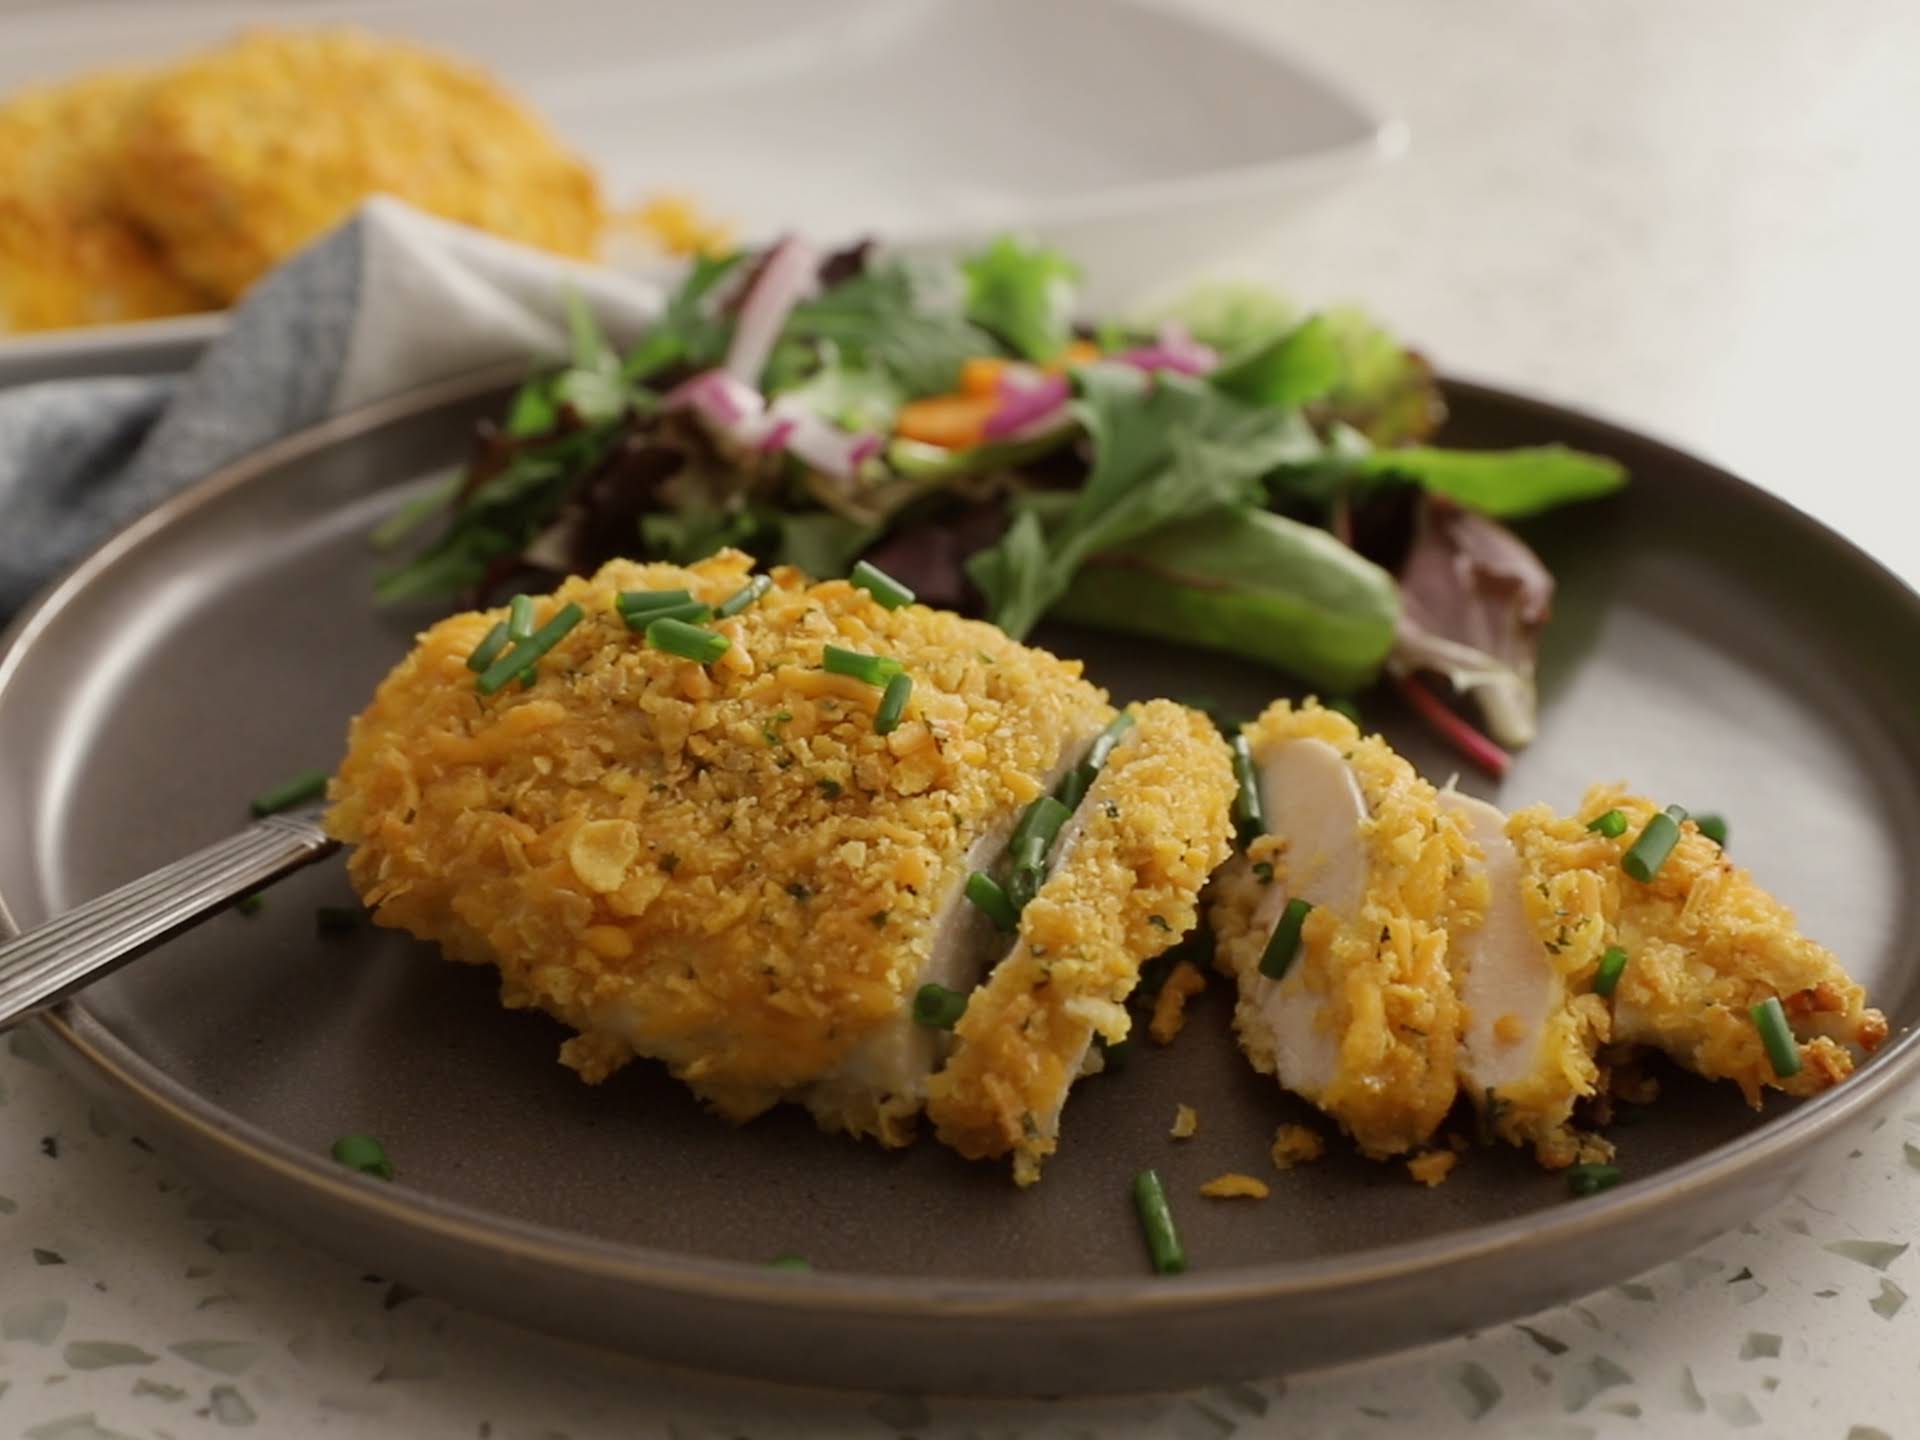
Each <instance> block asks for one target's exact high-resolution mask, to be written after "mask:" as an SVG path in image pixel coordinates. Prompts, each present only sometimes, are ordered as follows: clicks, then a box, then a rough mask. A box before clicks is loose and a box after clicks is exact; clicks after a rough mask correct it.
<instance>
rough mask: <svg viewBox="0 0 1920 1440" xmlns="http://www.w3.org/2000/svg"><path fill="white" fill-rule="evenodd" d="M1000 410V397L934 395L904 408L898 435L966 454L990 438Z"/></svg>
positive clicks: (897, 430)
mask: <svg viewBox="0 0 1920 1440" xmlns="http://www.w3.org/2000/svg"><path fill="white" fill-rule="evenodd" d="M999 408H1000V399H999V397H998V396H997V395H993V394H987V395H930V396H928V397H927V398H926V399H924V400H910V401H908V402H907V403H906V404H905V405H902V406H901V407H900V415H899V418H898V419H897V420H896V421H895V422H894V427H893V428H894V430H895V432H896V433H898V434H900V435H901V436H903V437H905V438H906V439H908V440H918V441H920V442H921V443H922V444H924V445H938V446H940V447H941V448H942V449H944V450H964V449H966V448H968V447H969V446H973V445H978V444H979V443H980V442H981V441H983V440H985V439H986V438H987V419H988V417H989V416H991V415H992V414H993V412H994V411H995V410H997V409H999Z"/></svg>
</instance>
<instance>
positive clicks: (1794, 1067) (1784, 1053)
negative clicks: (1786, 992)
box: [1749, 995, 1800, 1080]
mask: <svg viewBox="0 0 1920 1440" xmlns="http://www.w3.org/2000/svg"><path fill="white" fill-rule="evenodd" d="M1749 1013H1751V1014H1752V1016H1753V1024H1754V1028H1755V1029H1757V1030H1758V1031H1759V1032H1760V1043H1761V1044H1763V1045H1765V1046H1766V1047H1767V1059H1769V1060H1771V1061H1772V1062H1773V1073H1774V1074H1775V1075H1778V1076H1779V1077H1780V1078H1781V1079H1782V1080H1785V1079H1787V1078H1788V1077H1789V1076H1793V1075H1798V1074H1799V1073H1800V1047H1799V1045H1798V1044H1796V1043H1795V1041H1794V1038H1793V1027H1792V1026H1791V1025H1789V1024H1787V1012H1786V1010H1785V1009H1784V1008H1782V1006H1781V1004H1780V997H1779V996H1778V995H1769V996H1768V997H1767V998H1766V999H1764V1000H1762V1001H1761V1002H1760V1003H1759V1004H1758V1005H1756V1006H1754V1007H1753V1009H1752V1011H1751V1012H1749Z"/></svg>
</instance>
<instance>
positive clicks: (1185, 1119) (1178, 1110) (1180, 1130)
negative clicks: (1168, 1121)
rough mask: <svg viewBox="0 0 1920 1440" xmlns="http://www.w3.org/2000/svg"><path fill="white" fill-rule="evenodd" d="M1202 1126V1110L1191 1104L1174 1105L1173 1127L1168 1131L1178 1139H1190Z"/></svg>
mask: <svg viewBox="0 0 1920 1440" xmlns="http://www.w3.org/2000/svg"><path fill="white" fill-rule="evenodd" d="M1199 1128H1200V1112H1199V1111H1198V1110H1196V1109H1194V1108H1193V1106H1191V1105H1176V1106H1174V1107H1173V1129H1171V1130H1170V1131H1168V1132H1167V1133H1168V1134H1170V1135H1171V1136H1173V1138H1174V1139H1176V1140H1188V1139H1191V1138H1192V1137H1193V1133H1194V1132H1195V1131H1196V1130H1198V1129H1199Z"/></svg>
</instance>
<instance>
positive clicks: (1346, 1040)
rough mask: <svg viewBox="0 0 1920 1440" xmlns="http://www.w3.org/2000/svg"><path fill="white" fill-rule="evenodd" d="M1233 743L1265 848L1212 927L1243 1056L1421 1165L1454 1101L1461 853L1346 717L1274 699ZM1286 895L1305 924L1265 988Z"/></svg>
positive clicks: (1401, 768)
mask: <svg viewBox="0 0 1920 1440" xmlns="http://www.w3.org/2000/svg"><path fill="white" fill-rule="evenodd" d="M1245 734H1246V737H1247V740H1248V743H1249V745H1250V747H1251V750H1252V756H1253V761H1254V765H1255V767H1256V770H1257V773H1258V775H1259V777H1260V792H1261V802H1262V807H1263V810H1264V812H1265V815H1264V818H1265V825H1266V831H1267V833H1266V834H1265V835H1263V836H1261V837H1259V838H1258V839H1256V840H1254V842H1253V843H1252V844H1251V845H1250V846H1249V847H1248V850H1247V853H1246V854H1245V855H1244V856H1240V857H1237V858H1235V859H1234V860H1233V861H1231V862H1230V863H1229V864H1228V865H1227V866H1226V867H1225V868H1224V869H1223V870H1222V871H1221V873H1220V876H1219V877H1218V879H1217V881H1216V886H1215V899H1214V901H1213V905H1212V911H1211V916H1212V921H1213V930H1214V936H1215V940H1216V944H1217V952H1216V953H1217V955H1218V957H1219V962H1220V964H1221V966H1222V968H1223V969H1225V970H1226V971H1227V973H1229V974H1230V975H1232V976H1233V977H1234V978H1235V979H1236V981H1237V983H1238V986H1239V1002H1238V1004H1237V1006H1236V1007H1235V1012H1234V1028H1235V1031H1236V1033H1237V1034H1238V1036H1239V1040H1240V1045H1241V1048H1242V1050H1244V1051H1245V1052H1246V1055H1247V1057H1248V1059H1249V1060H1250V1061H1252V1063H1253V1065H1254V1068H1255V1069H1257V1070H1260V1071H1262V1072H1263V1073H1266V1074H1270V1075H1273V1076H1274V1077H1275V1078H1276V1079H1278V1080H1279V1082H1280V1083H1281V1084H1282V1085H1283V1086H1285V1087H1286V1088H1287V1089H1289V1090H1292V1091H1293V1092H1294V1093H1296V1094H1298V1095H1300V1096H1302V1097H1304V1098H1305V1099H1307V1100H1309V1101H1311V1102H1312V1103H1313V1104H1315V1105H1317V1106H1319V1107H1320V1108H1321V1109H1322V1110H1324V1111H1326V1113H1327V1114H1329V1115H1331V1116H1332V1117H1333V1118H1334V1119H1335V1120H1337V1121H1338V1122H1339V1123H1340V1124H1341V1125H1342V1126H1343V1127H1344V1128H1345V1129H1346V1130H1347V1131H1348V1132H1349V1133H1350V1134H1351V1135H1352V1136H1353V1138H1354V1140H1355V1141H1356V1142H1357V1143H1358V1144H1359V1146H1360V1148H1361V1149H1362V1150H1363V1151H1364V1152H1365V1153H1367V1154H1369V1155H1373V1156H1377V1157H1385V1156H1390V1155H1397V1154H1403V1153H1405V1152H1407V1151H1409V1150H1413V1149H1416V1148H1418V1147H1419V1146H1420V1145H1422V1144H1424V1143H1425V1142H1426V1140H1427V1139H1428V1138H1429V1137H1430V1136H1431V1135H1432V1134H1433V1131H1434V1130H1435V1128H1436V1127H1437V1126H1438V1125H1439V1123H1440V1121H1441V1119H1442V1118H1443V1117H1444V1116H1445V1115H1446V1112H1447V1109H1448V1107H1449V1106H1450V1105H1451V1104H1452V1103H1453V1098H1454V1093H1455V1089H1456V1086H1457V1054H1456V1052H1457V1051H1458V1048H1459V1038H1460V1007H1459V1003H1458V1001H1457V1000H1456V998H1455V994H1454V988H1453V980H1452V977H1451V975H1450V974H1449V971H1448V960H1447V931H1446V928H1445V927H1446V924H1447V922H1448V920H1449V919H1450V918H1453V917H1455V916H1458V915H1466V914H1468V913H1470V912H1469V911H1468V910H1466V909H1465V908H1463V906H1462V903H1461V899H1460V896H1459V895H1458V894H1457V893H1456V891H1457V888H1458V887H1457V885H1456V881H1457V880H1458V877H1459V875H1460V874H1461V873H1462V871H1463V870H1464V867H1465V864H1466V861H1467V859H1468V856H1469V850H1468V845H1467V841H1466V838H1465V836H1464V835H1463V833H1462V832H1461V829H1460V827H1459V825H1458V823H1457V822H1456V821H1455V820H1454V819H1453V817H1452V816H1451V815H1449V814H1447V813H1445V812H1443V811H1442V810H1441V808H1440V804H1439V799H1438V797H1437V796H1436V795H1435V793H1434V790H1433V787H1432V786H1431V785H1429V784H1427V783H1426V782H1425V781H1424V780H1422V779H1421V778H1420V777H1419V776H1418V775H1416V774H1415V773H1414V771H1413V767H1412V766H1410V765H1409V764H1408V763H1407V762H1406V761H1405V760H1403V759H1402V758H1401V757H1400V756H1398V755H1396V754H1395V753H1394V752H1393V751H1392V749H1391V748H1389V747H1388V745H1387V744H1386V742H1385V741H1384V740H1381V739H1380V738H1379V737H1378V736H1369V737H1365V738H1363V737H1362V736H1361V735H1360V733H1359V732H1358V731H1357V730H1356V729H1355V728H1354V726H1353V725H1352V723H1351V722H1350V721H1348V720H1347V719H1346V718H1345V717H1344V716H1341V715H1339V714H1337V713H1335V712H1333V711H1330V710H1325V709H1322V708H1321V707H1319V706H1318V705H1315V704H1313V703H1312V702H1308V703H1307V704H1305V705H1303V706H1300V707H1295V706H1292V705H1290V704H1288V703H1287V702H1285V701H1280V702H1278V703H1276V704H1275V705H1273V706H1272V707H1270V708H1269V709H1268V710H1267V711H1266V713H1265V714H1263V715H1262V716H1261V717H1260V718H1259V719H1258V720H1256V721H1255V722H1254V723H1253V724H1252V725H1249V726H1248V727H1246V730H1245ZM1296 897H1297V898H1300V899H1303V900H1306V901H1308V902H1309V903H1311V904H1312V906H1313V910H1312V911H1311V913H1309V915H1308V916H1307V919H1306V922H1305V925H1304V926H1303V928H1302V931H1301V941H1300V945H1299V949H1298V951H1297V952H1296V954H1295V957H1294V960H1293V963H1292V965H1291V968H1290V969H1288V971H1287V972H1286V974H1285V975H1284V977H1282V978H1281V979H1279V980H1273V979H1270V978H1268V977H1267V976H1265V975H1263V974H1261V971H1260V962H1261V957H1262V955H1263V954H1264V952H1265V950H1266V947H1267V944H1268V941H1269V940H1270V938H1271V937H1272V934H1273V931H1274V929H1275V926H1276V924H1277V922H1278V921H1279V919H1280V917H1281V915H1282V913H1283V912H1284V910H1285V909H1286V905H1287V902H1288V901H1289V900H1291V899H1293V898H1296ZM1475 918H1477V917H1475Z"/></svg>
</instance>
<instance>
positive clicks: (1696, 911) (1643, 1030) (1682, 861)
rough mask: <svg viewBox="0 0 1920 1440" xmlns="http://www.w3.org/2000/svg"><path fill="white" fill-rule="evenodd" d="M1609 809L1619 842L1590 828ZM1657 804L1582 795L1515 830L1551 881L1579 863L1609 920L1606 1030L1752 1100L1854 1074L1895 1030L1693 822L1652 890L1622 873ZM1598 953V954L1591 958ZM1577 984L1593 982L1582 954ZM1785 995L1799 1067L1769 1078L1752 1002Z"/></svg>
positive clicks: (1610, 793)
mask: <svg viewBox="0 0 1920 1440" xmlns="http://www.w3.org/2000/svg"><path fill="white" fill-rule="evenodd" d="M1609 810H1619V811H1620V812H1621V813H1622V814H1623V815H1624V816H1625V817H1626V820H1627V825H1626V829H1625V831H1624V833H1622V834H1621V835H1620V836H1619V837H1618V838H1617V839H1609V838H1607V837H1606V836H1604V835H1600V834H1598V833H1596V832H1593V831H1590V830H1588V829H1587V821H1589V820H1591V819H1592V818H1594V817H1595V816H1598V815H1601V814H1604V813H1606V812H1607V811H1609ZM1657 811H1658V807H1657V806H1656V805H1655V804H1654V803H1653V802H1652V801H1650V800H1647V799H1643V798H1641V797H1639V796H1635V795H1631V794H1628V793H1627V792H1626V791H1625V790H1624V789H1622V788H1620V787H1618V786H1595V787H1594V788H1593V789H1591V790H1589V791H1588V792H1587V795H1586V798H1585V800H1584V801H1583V802H1582V804H1581V807H1580V812H1579V816H1578V818H1575V819H1561V818H1558V817H1555V816H1553V815H1552V814H1551V812H1548V811H1545V810H1544V809H1535V810H1529V811H1523V812H1521V813H1520V814H1517V815H1516V816H1515V817H1514V819H1513V826H1512V833H1513V835H1514V838H1515V842H1516V844H1517V845H1518V846H1519V847H1520V849H1521V851H1522V853H1523V854H1525V855H1528V856H1529V857H1530V863H1531V865H1532V866H1533V868H1535V869H1536V870H1538V871H1540V872H1541V873H1542V874H1543V876H1544V875H1546V873H1547V872H1549V871H1554V870H1557V871H1560V872H1562V873H1565V872H1568V871H1570V870H1581V871H1584V872H1585V874H1586V877H1587V880H1586V882H1585V883H1590V884H1591V886H1592V887H1593V889H1594V891H1595V892H1596V893H1595V901H1596V903H1597V905H1598V907H1599V908H1600V909H1601V910H1602V912H1603V913H1604V914H1605V916H1606V918H1607V921H1608V929H1609V938H1608V940H1607V941H1606V943H1607V944H1609V945H1618V946H1619V947H1620V948H1622V949H1623V950H1625V951H1626V953H1627V963H1626V968H1625V969H1624V970H1623V971H1622V972H1621V975H1620V980H1619V983H1618V985H1617V987H1616V988H1615V990H1614V993H1613V996H1612V1038H1613V1039H1614V1040H1615V1041H1616V1042H1620V1043H1625V1044H1638V1045H1650V1046H1653V1047H1655V1048H1657V1049H1659V1050H1661V1051H1664V1052H1665V1053H1666V1054H1667V1055H1668V1056H1669V1057H1671V1058H1672V1059H1673V1060H1674V1061H1676V1062H1677V1063H1678V1064H1680V1065H1682V1066H1684V1067H1685V1068H1686V1069H1689V1070H1692V1071H1694V1072H1696V1073H1697V1074H1700V1075H1704V1076H1706V1077H1707V1078H1709V1079H1714V1080H1731V1081H1733V1082H1734V1083H1735V1084H1737V1085H1738V1086H1739V1087H1740V1089H1741V1091H1742V1093H1743V1094H1744V1095H1745V1096H1746V1098H1747V1101H1748V1103H1749V1104H1752V1105H1755V1106H1757V1105H1759V1103H1760V1097H1761V1093H1762V1091H1763V1090H1766V1089H1778V1090H1784V1091H1786V1092H1787V1093H1788V1094H1791V1095H1811V1094H1815V1093H1817V1092H1819V1091H1821V1090H1824V1089H1826V1088H1827V1087H1828V1086H1830V1085H1833V1084H1834V1083H1836V1082H1837V1081H1840V1080H1843V1079H1845V1078H1846V1077H1847V1076H1848V1075H1849V1074H1851V1073H1852V1071H1853V1067H1854V1061H1855V1055H1856V1054H1870V1053H1871V1052H1872V1051H1873V1050H1875V1049H1876V1048H1878V1046H1879V1045H1880V1043H1881V1041H1883V1040H1884V1039H1885V1038H1886V1036H1887V1022H1886V1018H1885V1017H1884V1016H1883V1015H1882V1014H1881V1013H1880V1012H1879V1011H1878V1010H1875V1009H1872V1008H1870V1007H1869V1006H1868V1005H1867V1003H1866V1002H1867V997H1866V992H1865V991H1864V990H1863V989H1862V988H1861V987H1860V986H1859V985H1858V984H1856V983H1855V982H1854V981H1853V980H1852V979H1851V978H1850V977H1849V976H1848V975H1847V973H1846V972H1845V970H1843V969H1842V968H1841V966H1840V962H1839V961H1838V960H1836V959H1835V958H1834V956H1833V955H1832V953H1831V952H1829V951H1827V950H1826V949H1824V948H1822V947H1821V946H1819V945H1817V944H1815V943H1814V942H1813V941H1811V940H1809V939H1807V938H1806V937H1805V936H1804V935H1802V934H1801V933H1800V931H1799V928H1798V926H1797V925H1796V923H1795V921H1794V917H1793V912H1792V911H1791V910H1790V909H1788V908H1787V907H1786V906H1785V905H1783V904H1781V903H1780V902H1779V901H1778V900H1776V899H1774V898H1773V897H1772V896H1771V895H1769V894H1767V893H1766V892H1765V891H1764V890H1762V889H1761V888H1760V887H1759V886H1758V885H1756V884H1755V883H1754V881H1753V877H1752V876H1751V875H1749V874H1748V873H1747V872H1746V871H1745V870H1743V869H1741V868H1740V867H1739V866H1738V865H1735V864H1734V863H1733V862H1732V861H1730V860H1729V859H1727V857H1726V854H1725V853H1724V852H1723V851H1722V850H1721V848H1720V846H1718V845H1717V844H1715V843H1714V842H1713V841H1712V840H1710V839H1708V838H1707V837H1706V836H1705V835H1702V834H1701V833H1700V831H1699V829H1698V827H1696V826H1695V825H1694V824H1693V822H1692V821H1690V820H1689V821H1687V822H1685V823H1684V824H1683V825H1682V826H1681V836H1680V840H1679V843H1678V844H1677V845H1675V846H1674V849H1673V851H1672V853H1671V854H1670V855H1669V856H1668V857H1667V860H1666V862H1665V863H1664V864H1663V865H1661V866H1660V868H1659V869H1658V870H1657V871H1656V872H1655V873H1654V875H1653V878H1652V879H1651V881H1649V882H1648V883H1646V884H1642V883H1641V882H1639V881H1637V880H1634V879H1633V878H1631V877H1630V876H1628V875H1627V874H1626V872H1625V871H1623V870H1622V869H1621V867H1620V861H1621V857H1622V856H1623V855H1624V854H1625V853H1626V851H1627V849H1628V848H1629V847H1630V846H1631V845H1632V844H1633V842H1634V840H1635V839H1636V838H1637V837H1638V836H1639V834H1640V832H1641V831H1642V830H1643V829H1644V828H1645V827H1646V824H1647V822H1648V820H1649V819H1651V818H1652V817H1653V815H1654V814H1656V813H1657ZM1598 958H1599V957H1598V955H1594V956H1593V957H1592V959H1593V961H1594V963H1595V964H1597V962H1598ZM1578 979H1579V981H1580V983H1581V984H1582V986H1583V988H1589V989H1590V988H1591V983H1592V973H1591V970H1590V969H1589V968H1588V966H1587V964H1586V955H1585V954H1583V955H1582V959H1581V964H1580V967H1579V974H1578ZM1776 997H1777V998H1778V999H1779V1000H1780V1002H1781V1005H1782V1006H1783V1007H1784V1008H1785V1010H1786V1013H1787V1017H1788V1020H1789V1022H1790V1023H1791V1025H1792V1027H1793V1031H1794V1036H1795V1039H1796V1041H1797V1046H1798V1051H1799V1057H1800V1066H1799V1069H1798V1070H1797V1072H1796V1073H1795V1074H1793V1075H1791V1076H1784V1077H1783V1076H1781V1075H1778V1074H1776V1073H1775V1071H1774V1067H1773V1064H1772V1062H1771V1061H1770V1060H1769V1058H1768V1055H1767V1050H1766V1046H1765V1045H1764V1043H1763V1042H1762V1040H1761V1037H1760V1032H1759V1031H1758V1029H1757V1028H1756V1027H1755V1025H1754V1022H1753V1017H1752V1009H1753V1007H1754V1006H1755V1005H1757V1004H1760V1003H1761V1002H1763V1001H1766V1000H1768V999H1772V998H1776Z"/></svg>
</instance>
